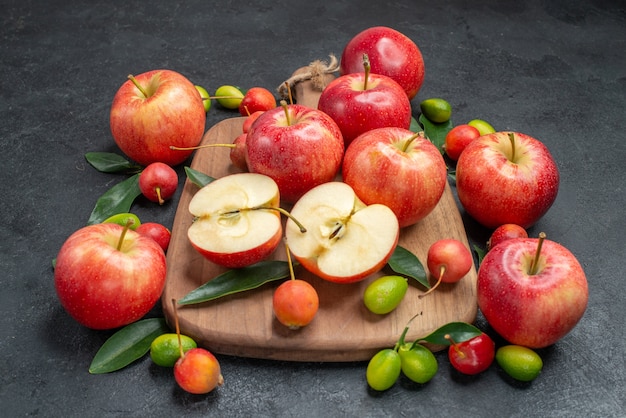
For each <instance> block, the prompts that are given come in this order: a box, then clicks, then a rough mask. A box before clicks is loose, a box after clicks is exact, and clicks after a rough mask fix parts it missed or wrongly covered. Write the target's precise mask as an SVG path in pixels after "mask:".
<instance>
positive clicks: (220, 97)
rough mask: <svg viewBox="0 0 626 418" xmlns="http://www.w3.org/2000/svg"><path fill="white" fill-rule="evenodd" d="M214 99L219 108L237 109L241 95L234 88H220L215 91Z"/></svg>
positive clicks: (241, 98)
mask: <svg viewBox="0 0 626 418" xmlns="http://www.w3.org/2000/svg"><path fill="white" fill-rule="evenodd" d="M215 97H216V100H217V102H218V103H219V104H220V106H223V107H225V108H226V109H239V104H240V103H241V101H242V100H243V93H242V92H241V90H239V89H238V88H237V87H235V86H220V87H218V88H217V90H215Z"/></svg>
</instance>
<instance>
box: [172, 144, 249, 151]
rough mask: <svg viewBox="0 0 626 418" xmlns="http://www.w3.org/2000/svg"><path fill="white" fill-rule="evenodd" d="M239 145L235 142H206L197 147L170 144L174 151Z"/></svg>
mask: <svg viewBox="0 0 626 418" xmlns="http://www.w3.org/2000/svg"><path fill="white" fill-rule="evenodd" d="M236 146H237V145H235V144H205V145H198V146H197V147H176V146H174V145H170V149H171V150H174V151H194V150H197V149H201V148H209V147H225V148H235V147H236Z"/></svg>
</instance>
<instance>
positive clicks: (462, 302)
mask: <svg viewBox="0 0 626 418" xmlns="http://www.w3.org/2000/svg"><path fill="white" fill-rule="evenodd" d="M304 88H305V89H306V88H308V87H307V86H306V85H304ZM296 90H297V92H298V94H300V95H302V94H303V86H300V87H299V88H298V89H296ZM305 94H306V92H305ZM301 97H302V96H301ZM317 97H319V95H318V96H317ZM317 97H316V98H315V99H314V100H313V101H310V102H309V103H313V104H314V103H315V102H316V99H317ZM243 121H244V118H232V119H227V120H224V121H221V122H219V123H217V124H216V125H214V126H213V127H212V128H210V129H209V130H208V131H207V132H206V134H205V135H204V138H203V140H202V143H203V144H208V143H230V142H232V141H233V139H234V138H235V137H236V136H237V135H239V134H240V133H241V132H242V125H243ZM228 153H229V149H228V148H205V149H201V150H198V151H196V154H195V156H194V158H193V161H192V163H191V167H192V168H193V169H195V170H198V171H201V172H203V173H205V174H208V175H210V176H212V177H215V178H219V177H223V176H226V175H229V174H233V173H236V172H238V170H237V169H235V168H234V167H233V166H232V165H231V164H230V159H229V155H228ZM197 190H198V187H197V186H195V185H194V184H192V183H191V182H189V180H187V181H186V182H185V185H184V189H183V192H182V196H181V199H180V202H179V206H178V210H177V212H176V216H175V219H174V224H173V227H172V238H171V242H170V246H169V249H168V253H167V266H168V271H167V281H166V285H165V290H164V292H163V297H162V300H163V309H164V313H165V316H166V318H167V320H168V322H169V323H170V324H172V325H173V324H174V321H173V314H174V312H173V307H172V304H171V299H172V298H176V299H180V298H182V297H183V296H185V295H186V294H187V293H188V292H190V291H192V290H194V289H196V288H197V287H199V286H201V285H202V284H204V283H206V282H207V281H209V280H211V279H212V278H214V277H216V276H217V275H219V274H221V273H223V272H225V271H226V270H227V269H225V268H223V267H220V266H217V265H215V264H213V263H211V262H209V261H208V260H206V259H204V258H203V257H202V256H201V255H200V254H199V253H198V252H196V251H195V250H194V249H193V248H192V247H191V245H190V243H189V241H188V239H187V229H188V228H189V226H190V225H191V223H192V221H193V217H192V215H191V214H190V213H189V211H188V206H189V202H190V200H191V198H192V197H193V195H194V194H195V193H196V191H197ZM286 209H290V208H289V207H286ZM441 238H457V239H459V240H461V241H462V242H464V243H465V244H466V245H468V248H469V244H468V241H467V236H466V233H465V228H464V225H463V222H462V219H461V216H460V213H459V210H458V208H457V206H456V202H455V200H454V197H453V195H452V192H451V190H450V186H449V185H448V186H446V190H445V192H444V194H443V197H442V198H441V200H440V202H439V204H438V205H437V207H436V208H435V209H434V210H433V212H431V213H430V215H428V216H427V217H426V218H424V219H423V220H422V221H421V222H419V223H418V224H416V225H413V226H410V227H407V228H404V229H403V230H402V231H401V235H400V242H399V244H400V245H402V246H403V247H405V248H407V249H409V250H410V251H412V252H413V253H414V254H415V255H416V256H417V257H418V258H419V259H420V260H421V262H422V263H423V264H424V266H426V254H427V252H428V247H429V246H430V245H431V244H432V243H433V242H435V241H437V240H438V239H441ZM272 258H273V259H277V260H286V255H285V250H284V247H283V246H279V247H278V249H277V250H276V252H275V253H274V254H273V256H272ZM390 273H392V271H391V270H387V268H385V269H383V270H382V271H380V272H379V273H376V274H374V275H372V276H370V277H368V278H367V279H365V280H364V281H361V282H359V283H354V284H344V285H342V284H336V283H330V282H327V281H324V280H322V279H320V278H318V277H315V276H314V275H312V274H310V273H308V272H307V271H305V270H304V269H302V268H301V267H300V268H298V269H297V270H296V274H297V276H298V278H302V279H305V280H308V281H309V282H310V283H311V284H312V285H313V286H315V288H316V289H317V291H318V293H319V297H320V308H319V311H318V313H317V315H316V317H315V319H314V320H313V322H312V323H311V324H309V325H308V326H306V327H304V328H301V329H300V330H297V331H292V330H289V329H287V328H286V327H284V326H283V325H281V324H280V323H279V322H278V321H277V320H276V319H275V318H274V316H273V312H272V295H273V291H274V289H275V288H276V287H277V286H278V284H279V282H273V283H270V284H267V285H265V286H263V287H261V288H258V289H255V290H251V291H247V292H243V293H239V294H236V295H231V296H226V297H223V298H220V299H217V300H214V301H210V302H206V303H202V304H197V305H187V306H180V307H179V308H178V316H179V320H180V326H181V331H182V332H183V333H184V334H187V335H189V336H191V337H192V338H194V339H195V340H196V341H197V342H198V344H199V345H201V346H203V347H205V348H207V349H209V350H210V351H212V352H214V353H219V354H226V355H234V356H241V357H252V358H264V359H278V360H290V361H327V362H338V361H365V360H369V359H370V358H371V357H372V355H374V354H375V353H376V352H377V351H378V350H380V349H381V348H386V347H392V346H393V345H394V344H395V342H396V341H397V339H398V338H399V336H400V334H401V333H402V331H403V329H404V327H405V326H406V324H407V322H408V321H409V319H410V318H411V317H413V316H414V315H416V314H418V315H417V317H416V318H415V319H414V320H413V321H412V322H411V326H410V329H409V332H408V334H407V341H413V340H415V339H417V338H419V337H423V336H425V335H427V334H428V333H430V332H431V331H433V330H435V329H436V328H438V327H440V326H441V325H444V324H446V323H448V322H452V321H464V322H470V323H471V322H473V321H474V320H475V318H476V314H477V302H476V270H475V269H474V268H472V270H471V271H470V272H469V273H468V274H467V276H466V277H465V278H463V279H462V280H461V281H460V282H459V283H457V284H442V285H441V286H440V287H439V288H438V289H437V290H436V291H435V292H433V293H432V294H430V295H428V296H427V297H425V298H423V299H420V298H419V295H420V294H422V293H424V292H425V290H426V289H424V288H423V287H422V286H421V285H419V284H418V283H417V282H416V281H414V280H410V281H409V283H410V286H409V289H408V292H407V294H406V297H405V298H404V300H403V301H402V303H401V304H400V306H399V307H398V308H397V309H396V310H395V311H393V312H391V313H389V314H387V315H383V316H381V315H376V314H372V313H371V312H369V311H368V310H367V309H366V308H365V306H364V305H363V299H362V298H363V291H364V290H365V288H366V287H367V285H368V284H369V283H370V282H371V281H372V280H374V279H375V278H376V277H380V276H382V275H384V274H390ZM431 283H434V279H432V278H431ZM431 348H432V349H433V350H437V349H441V347H431Z"/></svg>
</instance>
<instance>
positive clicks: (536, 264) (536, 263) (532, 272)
mask: <svg viewBox="0 0 626 418" xmlns="http://www.w3.org/2000/svg"><path fill="white" fill-rule="evenodd" d="M545 239H546V233H545V232H540V233H539V241H537V250H536V251H535V258H534V259H533V262H532V263H531V264H530V270H529V271H528V274H529V275H531V276H534V275H535V274H537V270H539V257H540V256H541V247H542V246H543V241H544V240H545Z"/></svg>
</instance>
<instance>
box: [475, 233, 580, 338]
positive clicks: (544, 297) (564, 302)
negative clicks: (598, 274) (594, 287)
mask: <svg viewBox="0 0 626 418" xmlns="http://www.w3.org/2000/svg"><path fill="white" fill-rule="evenodd" d="M540 243H541V244H540ZM477 297H478V306H479V308H480V310H481V312H482V313H483V315H484V316H485V318H486V319H487V321H488V322H489V324H490V325H491V326H492V327H493V329H494V330H495V331H496V332H498V334H500V335H501V336H502V337H503V338H504V339H505V340H507V341H509V342H510V343H511V344H517V345H522V346H525V347H529V348H542V347H547V346H549V345H552V344H554V343H556V342H557V341H558V340H560V339H561V338H563V337H564V336H565V335H566V334H567V333H569V332H570V331H571V330H572V329H573V328H574V326H575V325H576V324H577V323H578V322H579V321H580V319H581V318H582V316H583V314H584V312H585V310H586V307H587V301H588V297H589V294H588V287H587V279H586V277H585V273H584V271H583V269H582V267H581V265H580V263H579V262H578V260H577V259H576V257H575V256H574V255H573V254H572V253H571V252H570V251H569V250H568V249H567V248H565V247H563V246H562V245H561V244H558V243H556V242H554V241H550V240H547V239H544V237H543V236H540V238H539V239H537V238H512V239H508V240H506V241H503V242H501V243H500V244H498V245H496V246H495V247H493V248H492V249H491V250H490V251H489V252H488V253H487V255H486V256H485V258H483V260H482V263H481V265H480V268H479V270H478V281H477Z"/></svg>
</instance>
